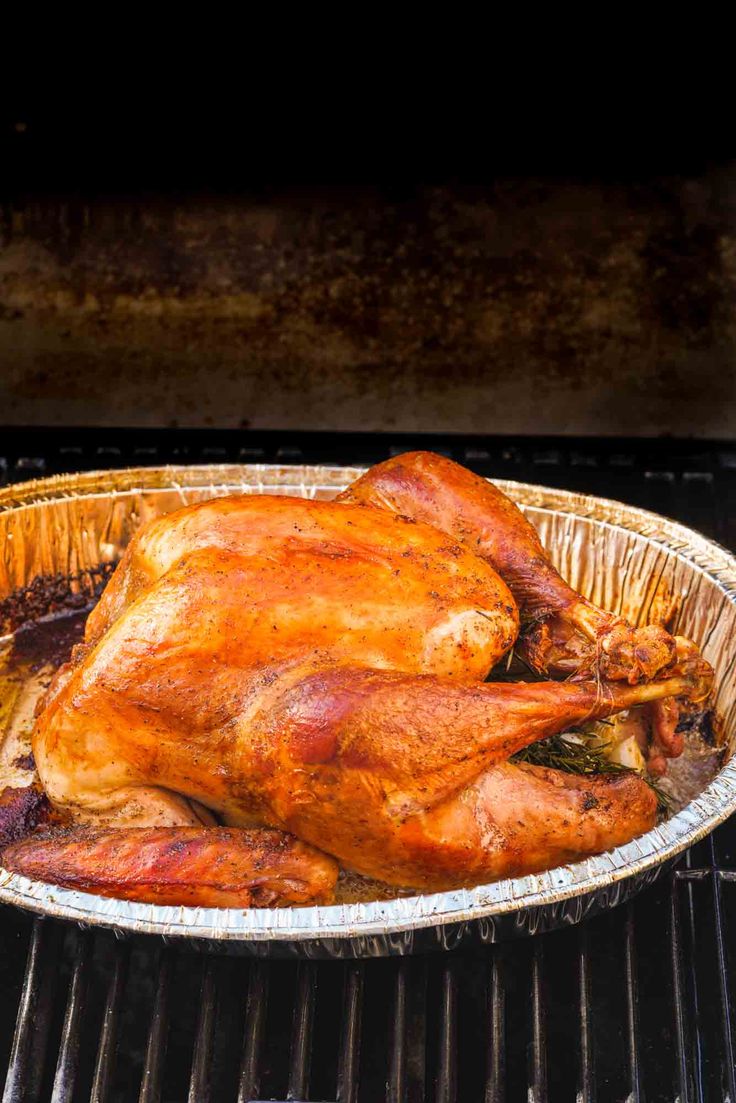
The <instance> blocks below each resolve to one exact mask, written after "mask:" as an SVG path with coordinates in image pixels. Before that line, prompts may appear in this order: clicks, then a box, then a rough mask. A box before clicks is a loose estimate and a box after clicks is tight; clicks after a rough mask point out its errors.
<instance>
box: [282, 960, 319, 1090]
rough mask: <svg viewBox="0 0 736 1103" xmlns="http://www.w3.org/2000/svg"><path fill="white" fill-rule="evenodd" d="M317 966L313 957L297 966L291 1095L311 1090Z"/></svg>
mask: <svg viewBox="0 0 736 1103" xmlns="http://www.w3.org/2000/svg"><path fill="white" fill-rule="evenodd" d="M317 976H318V974H317V970H316V968H315V966H314V964H313V963H312V962H310V961H301V962H299V966H298V968H297V976H296V999H295V1002H294V1026H293V1030H292V1037H291V1069H290V1071H289V1092H288V1095H289V1099H306V1098H307V1095H308V1092H309V1061H310V1049H311V1041H312V1025H313V1022H314V1005H315V1000H316V995H317Z"/></svg>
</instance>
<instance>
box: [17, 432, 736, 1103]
mask: <svg viewBox="0 0 736 1103" xmlns="http://www.w3.org/2000/svg"><path fill="white" fill-rule="evenodd" d="M419 443H421V446H422V447H433V448H437V449H439V450H441V451H444V452H447V453H449V454H450V455H452V456H453V457H454V458H456V459H458V460H460V461H462V462H464V463H467V464H468V465H469V466H471V467H473V468H475V469H476V470H478V471H479V472H481V473H482V474H488V475H497V476H504V477H510V478H516V479H520V480H526V481H530V482H541V483H546V484H548V485H556V486H566V487H570V488H573V489H579V490H581V491H588V492H592V493H598V494H604V495H607V496H609V497H618V498H622V499H624V500H626V501H630V502H634V503H636V504H639V505H642V506H645V507H648V508H651V509H655V510H657V511H659V512H663V513H667V514H669V515H671V516H675V517H678V518H679V519H681V520H683V521H685V522H686V523H688V524H692V525H694V526H695V527H697V528H700V529H702V530H703V531H704V532H706V533H707V534H709V535H711V536H714V537H715V538H716V539H719V540H720V541H721V542H722V543H724V544H727V545H728V546H731V547H734V546H736V521H735V520H734V519H733V518H734V517H736V510H735V509H734V506H736V446H733V445H728V444H722V445H719V444H712V443H704V442H699V443H698V442H688V443H685V442H679V443H677V442H670V441H668V442H652V441H634V440H629V441H623V440H620V439H619V440H612V441H587V440H574V441H573V440H561V439H548V440H543V439H535V440H524V439H515V440H503V439H498V438H495V439H485V438H484V439H468V438H449V437H443V438H422V440H421V442H418V441H417V439H416V438H414V439H412V438H409V437H400V436H392V437H380V436H372V435H365V436H363V435H355V434H351V435H348V436H341V435H339V434H306V433H305V434H293V433H290V434H288V435H286V434H279V433H270V432H269V433H266V432H264V433H252V432H251V433H240V432H235V431H233V432H216V431H211V432H210V431H206V432H194V431H191V432H187V431H183V430H174V431H166V432H157V431H148V432H132V431H120V430H104V431H103V430H83V431H80V430H65V431H62V430H59V431H47V432H42V431H39V430H9V431H6V432H4V433H3V434H2V437H0V482H2V481H3V480H8V481H19V480H20V479H25V478H35V477H38V476H40V475H44V474H54V473H57V472H61V471H70V470H80V469H85V468H86V469H92V468H99V467H104V466H109V467H112V466H115V467H118V466H126V465H132V464H159V463H165V462H185V463H193V462H210V463H218V462H233V461H241V462H280V463H293V462H297V463H300V462H333V463H339V462H342V463H372V462H375V461H376V460H379V459H381V458H384V457H385V456H386V455H387V454H389V453H390V452H391V451H403V450H405V449H407V448H411V447H416V446H417V445H418V444H419ZM735 935H736V829H735V828H734V826H733V824H732V823H727V824H726V825H724V826H723V827H722V828H720V829H719V830H718V831H717V832H716V833H715V835H714V836H712V837H711V838H709V839H706V840H705V841H704V842H702V843H700V844H698V846H696V847H694V848H693V849H692V850H691V851H690V852H689V853H688V854H687V855H686V856H685V859H684V861H683V862H682V863H681V865H680V867H679V868H678V869H677V870H676V871H674V873H672V874H671V875H669V876H666V877H663V878H662V879H661V880H660V881H659V882H658V883H657V884H655V885H654V886H653V887H652V888H650V889H648V890H647V891H645V892H644V893H642V894H641V895H640V896H639V897H637V898H636V899H635V900H633V901H632V902H630V903H629V904H627V905H626V906H625V907H620V908H617V909H615V910H614V911H612V912H610V913H608V914H604V915H602V916H599V917H598V918H596V919H593V920H591V921H588V922H587V923H585V924H582V925H580V926H578V927H575V928H570V929H568V930H563V931H559V932H554V933H552V934H548V935H543V936H538V937H537V938H534V939H525V940H520V941H519V942H517V943H511V944H507V945H503V946H496V947H487V948H484V949H471V950H463V951H458V952H455V953H447V954H436V955H433V956H430V957H425V958H406V959H396V958H394V959H375V960H369V961H366V962H340V961H325V962H316V961H306V962H297V961H266V960H260V959H257V960H256V959H246V958H234V957H228V958H226V957H214V956H206V955H201V954H196V953H194V952H192V951H191V950H189V949H187V948H186V947H182V946H180V945H165V944H163V943H162V942H161V941H160V940H157V939H145V938H137V937H135V938H126V939H117V938H116V937H115V936H114V935H113V934H111V933H110V932H105V931H97V932H95V931H82V930H79V929H78V928H76V927H74V926H71V925H67V924H62V923H57V922H54V921H52V920H40V919H36V920H32V919H31V918H29V917H27V916H24V915H22V914H21V913H19V912H16V911H14V910H12V909H8V908H6V909H2V912H1V913H0V978H1V980H2V992H3V997H4V998H3V1000H2V1001H1V1002H0V1067H2V1068H3V1069H5V1070H7V1072H6V1081H5V1092H4V1096H3V1099H4V1100H5V1101H8V1103H10V1101H17V1100H46V1099H52V1100H55V1101H62V1100H63V1101H67V1100H87V1099H92V1100H96V1101H121V1103H122V1101H126V1103H127V1101H128V1100H144V1101H146V1103H152V1101H154V1100H161V1101H167V1103H175V1101H177V1103H178V1101H180V1100H181V1101H183V1100H190V1101H197V1103H207V1101H210V1100H211V1101H212V1103H216V1101H220V1100H237V1101H238V1103H245V1101H247V1100H256V1099H278V1100H285V1099H290V1100H299V1099H305V1100H307V1099H308V1100H323V1101H336V1100H340V1101H341V1103H374V1101H379V1100H387V1101H389V1103H400V1101H401V1103H424V1101H427V1103H452V1101H456V1103H474V1101H476V1100H478V1101H481V1100H482V1101H484V1103H497V1101H502V1100H508V1101H514V1100H517V1099H526V1100H533V1101H535V1103H541V1101H544V1100H549V1101H551V1103H553V1101H557V1100H581V1101H584V1103H587V1101H593V1100H598V1101H601V1103H609V1101H614V1100H631V1101H635V1103H638V1101H641V1103H643V1101H645V1100H646V1101H649V1103H655V1101H659V1100H681V1101H682V1103H690V1101H692V1103H710V1101H711V1100H726V1099H729V1100H731V1101H736V1072H735V1066H734V1047H735V1046H736V1019H735V1015H736V1005H735V1002H734V993H735V992H736V938H735V937H734V936H735Z"/></svg>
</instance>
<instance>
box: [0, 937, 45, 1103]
mask: <svg viewBox="0 0 736 1103" xmlns="http://www.w3.org/2000/svg"><path fill="white" fill-rule="evenodd" d="M49 939H50V929H49V924H47V923H46V921H45V920H43V919H35V920H34V921H33V926H32V928H31V939H30V945H29V947H28V956H27V959H26V971H25V976H24V978H23V991H22V994H21V1000H20V1004H19V1006H18V1018H17V1020H16V1027H15V1035H14V1037H13V1048H12V1050H11V1053H10V1061H9V1064H8V1072H7V1076H6V1079H5V1088H4V1090H3V1103H21V1101H24V1103H25V1101H28V1103H33V1101H35V1100H36V1099H38V1097H39V1094H40V1090H41V1077H42V1074H43V1056H44V1050H45V1048H46V1047H45V1041H46V1034H47V1033H48V1021H49V1013H50V1005H51V996H52V989H53V983H54V980H55V976H56V974H55V971H54V970H53V969H50V968H48V967H46V962H45V961H44V956H45V955H44V951H45V950H46V949H47V944H48V942H49Z"/></svg>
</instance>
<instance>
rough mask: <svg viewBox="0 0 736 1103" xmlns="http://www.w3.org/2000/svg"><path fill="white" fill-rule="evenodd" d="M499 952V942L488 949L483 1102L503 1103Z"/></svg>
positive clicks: (503, 1007) (502, 997) (503, 1016)
mask: <svg viewBox="0 0 736 1103" xmlns="http://www.w3.org/2000/svg"><path fill="white" fill-rule="evenodd" d="M502 953H503V951H502V950H501V948H500V947H499V946H494V947H493V948H492V950H491V968H490V978H489V985H488V1006H489V1012H490V1026H491V1029H490V1033H489V1041H490V1047H489V1050H490V1051H489V1054H488V1075H487V1078H486V1092H485V1103H503V1101H504V1099H505V1098H506V992H505V989H504V978H503V957H502Z"/></svg>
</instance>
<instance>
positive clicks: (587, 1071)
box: [577, 924, 595, 1103]
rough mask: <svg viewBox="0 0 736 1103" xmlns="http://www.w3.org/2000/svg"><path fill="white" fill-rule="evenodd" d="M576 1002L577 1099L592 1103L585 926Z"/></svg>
mask: <svg viewBox="0 0 736 1103" xmlns="http://www.w3.org/2000/svg"><path fill="white" fill-rule="evenodd" d="M578 1001H579V1005H580V1087H579V1089H578V1095H577V1098H578V1100H579V1103H594V1101H595V1064H594V1061H593V1026H592V1022H591V1003H590V960H589V957H588V928H587V927H586V926H585V924H583V925H582V926H581V927H580V931H579V934H578Z"/></svg>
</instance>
